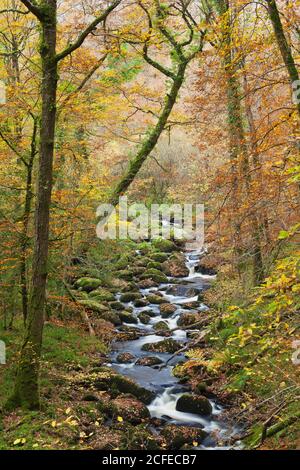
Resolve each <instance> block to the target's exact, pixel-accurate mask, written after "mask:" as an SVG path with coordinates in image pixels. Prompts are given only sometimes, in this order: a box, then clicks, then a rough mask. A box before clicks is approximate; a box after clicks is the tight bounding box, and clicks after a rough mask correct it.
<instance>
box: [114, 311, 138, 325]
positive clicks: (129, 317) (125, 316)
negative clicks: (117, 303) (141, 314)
mask: <svg viewBox="0 0 300 470" xmlns="http://www.w3.org/2000/svg"><path fill="white" fill-rule="evenodd" d="M118 315H119V317H120V319H121V321H122V322H124V323H131V324H137V323H138V321H137V318H136V317H135V316H134V315H133V314H132V313H130V312H125V311H123V312H118Z"/></svg>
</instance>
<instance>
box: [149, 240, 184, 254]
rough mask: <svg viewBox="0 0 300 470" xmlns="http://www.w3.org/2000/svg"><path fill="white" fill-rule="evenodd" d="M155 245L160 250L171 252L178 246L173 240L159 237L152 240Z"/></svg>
mask: <svg viewBox="0 0 300 470" xmlns="http://www.w3.org/2000/svg"><path fill="white" fill-rule="evenodd" d="M152 244H153V246H154V247H155V248H156V249H157V250H158V251H160V252H163V253H171V252H172V251H176V250H177V249H178V248H177V246H176V245H175V243H173V242H172V241H171V240H165V239H164V238H157V239H156V240H153V242H152Z"/></svg>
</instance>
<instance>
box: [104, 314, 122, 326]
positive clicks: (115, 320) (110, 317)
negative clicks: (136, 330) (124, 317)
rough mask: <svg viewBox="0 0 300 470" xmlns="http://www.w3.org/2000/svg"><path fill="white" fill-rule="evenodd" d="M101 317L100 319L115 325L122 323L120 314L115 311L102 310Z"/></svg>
mask: <svg viewBox="0 0 300 470" xmlns="http://www.w3.org/2000/svg"><path fill="white" fill-rule="evenodd" d="M101 318H102V320H105V321H109V322H110V323H112V324H113V325H115V326H119V325H122V321H121V319H120V316H119V315H118V314H117V313H116V312H110V311H108V312H103V313H101Z"/></svg>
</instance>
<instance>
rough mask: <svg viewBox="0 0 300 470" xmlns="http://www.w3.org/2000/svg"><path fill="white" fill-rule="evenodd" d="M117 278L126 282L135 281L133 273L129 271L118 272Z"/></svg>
mask: <svg viewBox="0 0 300 470" xmlns="http://www.w3.org/2000/svg"><path fill="white" fill-rule="evenodd" d="M117 276H118V277H119V278H120V279H124V281H132V279H133V272H132V271H130V270H129V269H122V270H121V271H118V272H117Z"/></svg>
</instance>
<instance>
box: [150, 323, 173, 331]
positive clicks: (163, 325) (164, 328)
mask: <svg viewBox="0 0 300 470" xmlns="http://www.w3.org/2000/svg"><path fill="white" fill-rule="evenodd" d="M153 329H154V330H155V331H169V329H170V328H169V325H168V324H167V323H166V322H165V321H159V322H157V323H155V325H154V326H153Z"/></svg>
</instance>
